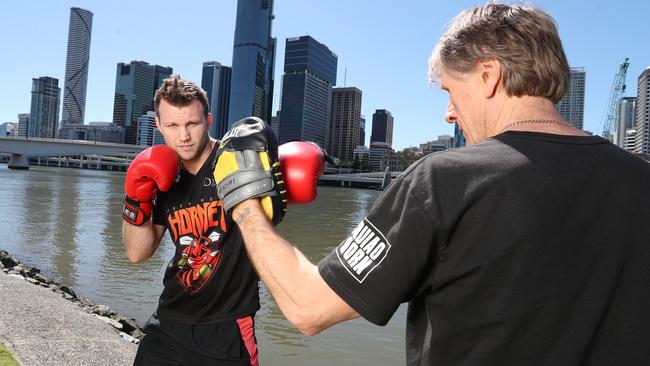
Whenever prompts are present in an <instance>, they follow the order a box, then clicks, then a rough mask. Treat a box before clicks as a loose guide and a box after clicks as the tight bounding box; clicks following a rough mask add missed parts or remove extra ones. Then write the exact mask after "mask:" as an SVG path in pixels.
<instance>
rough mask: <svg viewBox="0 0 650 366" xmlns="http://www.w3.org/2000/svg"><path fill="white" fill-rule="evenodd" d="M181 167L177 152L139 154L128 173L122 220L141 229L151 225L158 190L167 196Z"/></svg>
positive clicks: (164, 150) (162, 148) (161, 147)
mask: <svg viewBox="0 0 650 366" xmlns="http://www.w3.org/2000/svg"><path fill="white" fill-rule="evenodd" d="M180 166H181V162H180V160H179V158H178V155H177V154H176V152H175V151H174V150H172V149H171V148H169V147H167V146H165V145H157V146H152V147H150V148H147V149H145V150H144V151H142V152H141V153H140V154H138V156H136V157H135V159H133V161H132V162H131V165H130V166H129V169H128V170H127V172H126V179H125V181H124V192H125V195H124V208H123V209H122V218H123V219H124V220H125V221H126V222H128V223H129V224H132V225H138V226H140V225H142V224H144V223H145V222H147V221H149V218H150V217H151V208H152V202H151V201H152V200H153V197H154V196H155V195H156V192H158V190H161V191H163V192H165V191H167V190H168V189H169V188H170V187H171V186H172V184H174V181H175V180H176V177H177V176H178V171H179V169H180Z"/></svg>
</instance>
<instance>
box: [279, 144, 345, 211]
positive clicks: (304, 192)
mask: <svg viewBox="0 0 650 366" xmlns="http://www.w3.org/2000/svg"><path fill="white" fill-rule="evenodd" d="M278 156H279V160H280V169H282V174H283V178H284V184H285V187H286V190H287V201H288V202H289V203H309V202H311V201H313V200H314V199H315V198H316V195H317V190H316V184H317V183H318V178H319V177H320V176H321V175H323V171H324V170H325V161H326V160H327V161H328V162H330V163H332V164H334V161H333V160H332V159H331V158H330V157H329V156H328V155H327V153H325V151H323V149H321V148H320V147H319V146H318V145H317V144H315V143H312V142H304V141H292V142H287V143H286V144H282V145H280V146H278Z"/></svg>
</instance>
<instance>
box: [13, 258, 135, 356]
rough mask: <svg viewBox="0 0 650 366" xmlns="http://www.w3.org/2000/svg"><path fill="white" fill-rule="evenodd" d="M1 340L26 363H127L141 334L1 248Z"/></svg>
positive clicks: (127, 321)
mask: <svg viewBox="0 0 650 366" xmlns="http://www.w3.org/2000/svg"><path fill="white" fill-rule="evenodd" d="M0 269H1V271H0V293H2V300H0V341H2V343H4V344H5V345H6V346H7V348H8V349H9V350H10V351H11V353H12V354H13V355H14V357H15V358H16V359H17V360H18V361H19V362H20V363H21V364H24V365H122V364H123V365H130V364H131V363H132V360H133V357H134V356H135V352H136V350H137V345H136V344H137V343H139V339H140V338H142V336H143V333H142V330H141V329H140V327H139V326H138V324H137V323H136V322H135V321H134V320H133V319H128V318H126V317H124V316H122V315H119V314H117V313H115V312H114V311H112V310H111V309H109V308H108V306H106V305H100V304H94V303H92V302H91V301H90V300H88V299H86V298H84V297H81V296H79V295H77V294H76V293H75V292H74V290H73V289H71V288H69V287H68V286H66V285H63V284H60V283H57V282H55V281H53V280H51V279H48V278H46V277H44V276H42V275H40V274H39V272H40V271H39V270H38V269H37V268H33V267H28V266H26V265H23V264H22V263H21V262H20V261H19V260H18V259H16V258H14V257H12V256H11V255H9V254H8V253H7V252H5V251H0Z"/></svg>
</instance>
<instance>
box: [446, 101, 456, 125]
mask: <svg viewBox="0 0 650 366" xmlns="http://www.w3.org/2000/svg"><path fill="white" fill-rule="evenodd" d="M445 121H447V123H456V121H458V115H456V110H455V109H454V105H453V104H451V102H449V103H448V104H447V112H446V113H445Z"/></svg>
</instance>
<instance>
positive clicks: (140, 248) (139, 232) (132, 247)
mask: <svg viewBox="0 0 650 366" xmlns="http://www.w3.org/2000/svg"><path fill="white" fill-rule="evenodd" d="M158 231H161V233H160V234H159V233H158ZM161 235H162V230H159V229H157V227H156V225H153V224H152V223H151V222H146V223H145V224H143V225H142V226H136V225H131V224H129V223H127V222H122V237H123V238H124V247H125V249H126V255H127V257H128V258H129V261H131V262H133V263H140V262H144V261H146V260H147V259H149V258H151V256H152V255H153V253H154V252H155V251H156V249H157V248H158V244H159V243H160V237H161Z"/></svg>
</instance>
